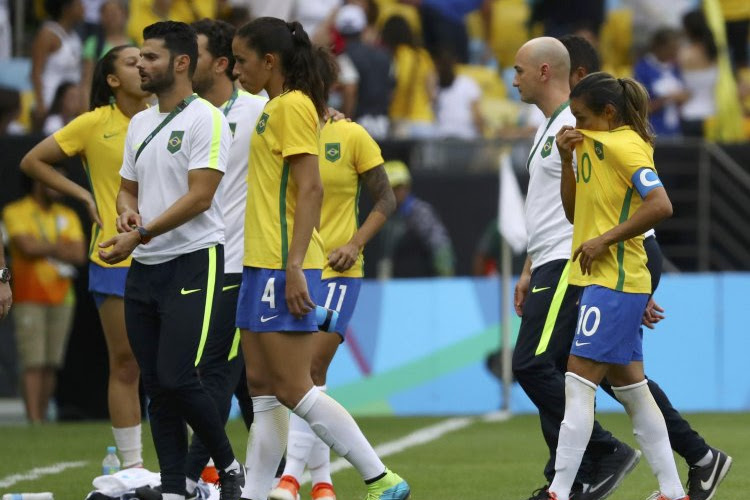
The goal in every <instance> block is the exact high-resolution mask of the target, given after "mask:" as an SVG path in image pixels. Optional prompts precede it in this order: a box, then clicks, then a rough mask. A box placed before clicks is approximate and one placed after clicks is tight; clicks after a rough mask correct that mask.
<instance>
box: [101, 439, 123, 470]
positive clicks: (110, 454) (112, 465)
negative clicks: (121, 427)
mask: <svg viewBox="0 0 750 500" xmlns="http://www.w3.org/2000/svg"><path fill="white" fill-rule="evenodd" d="M119 470H120V459H119V458H117V448H116V447H114V446H107V456H106V457H104V460H102V474H103V475H105V476H108V475H110V474H114V473H115V472H118V471H119Z"/></svg>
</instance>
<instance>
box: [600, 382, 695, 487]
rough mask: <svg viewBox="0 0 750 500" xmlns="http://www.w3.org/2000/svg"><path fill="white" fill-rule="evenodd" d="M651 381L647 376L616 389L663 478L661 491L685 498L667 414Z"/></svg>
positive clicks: (653, 467)
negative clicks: (651, 389)
mask: <svg viewBox="0 0 750 500" xmlns="http://www.w3.org/2000/svg"><path fill="white" fill-rule="evenodd" d="M647 384H648V381H647V380H643V381H641V382H638V383H637V384H632V385H627V386H625V387H612V389H613V390H614V391H615V395H616V396H617V399H619V400H620V402H621V403H622V405H623V406H624V407H625V411H627V412H628V415H630V419H631V420H632V421H633V434H634V435H635V439H636V441H638V445H639V446H640V447H641V450H643V454H644V455H645V456H646V460H648V463H649V465H650V466H651V470H653V471H654V474H655V475H656V479H657V480H658V481H659V491H661V493H662V495H665V496H666V497H667V498H682V497H684V496H685V490H684V489H683V488H682V484H681V483H680V476H679V475H678V474H677V465H676V464H675V461H674V455H672V447H671V445H670V444H669V435H668V434H667V425H666V424H665V423H664V415H662V413H661V411H660V410H659V407H658V406H656V401H654V397H653V396H652V395H651V391H650V390H649V389H648V385H647Z"/></svg>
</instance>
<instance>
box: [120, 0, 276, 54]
mask: <svg viewBox="0 0 750 500" xmlns="http://www.w3.org/2000/svg"><path fill="white" fill-rule="evenodd" d="M218 1H219V0H130V8H129V9H128V10H129V12H130V18H129V19H128V27H127V33H128V36H130V38H132V39H133V40H135V42H136V45H138V46H140V45H143V28H145V27H146V26H149V25H151V24H153V23H156V22H159V21H166V20H167V19H169V20H172V21H181V22H183V23H188V24H190V23H192V22H195V21H199V20H200V19H203V18H205V17H207V18H209V19H213V18H215V17H216V14H217V2H218ZM268 1H269V2H271V1H276V0H268Z"/></svg>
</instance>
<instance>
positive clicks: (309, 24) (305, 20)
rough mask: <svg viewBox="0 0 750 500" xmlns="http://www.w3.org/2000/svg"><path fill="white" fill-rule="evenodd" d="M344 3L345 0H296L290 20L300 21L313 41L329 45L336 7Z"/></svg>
mask: <svg viewBox="0 0 750 500" xmlns="http://www.w3.org/2000/svg"><path fill="white" fill-rule="evenodd" d="M343 4H344V1H343V0H296V2H295V6H294V9H293V10H292V13H291V17H290V18H289V19H288V20H289V21H291V20H295V21H299V23H300V24H301V25H302V27H303V28H304V29H305V32H306V33H308V34H309V36H310V40H312V42H313V43H316V44H318V45H325V46H328V45H330V44H331V33H330V32H331V28H332V26H333V19H334V17H335V15H336V9H338V8H339V7H340V6H341V5H343Z"/></svg>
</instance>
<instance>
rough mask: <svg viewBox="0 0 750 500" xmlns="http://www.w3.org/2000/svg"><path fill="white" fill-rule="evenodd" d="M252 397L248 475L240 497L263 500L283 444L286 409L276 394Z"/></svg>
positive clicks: (285, 428) (287, 411)
mask: <svg viewBox="0 0 750 500" xmlns="http://www.w3.org/2000/svg"><path fill="white" fill-rule="evenodd" d="M252 399H253V413H254V414H255V417H254V418H253V425H252V426H251V427H250V433H249V434H248V437H247V458H246V461H245V467H247V475H246V476H245V487H244V488H243V489H242V498H250V499H252V500H266V498H268V492H269V491H271V487H272V485H273V479H274V476H275V475H276V469H277V468H278V467H279V462H280V461H281V457H282V456H283V455H284V449H285V448H286V441H287V436H288V434H289V410H288V409H287V408H286V407H285V406H283V405H282V404H281V403H279V400H278V399H276V397H275V396H257V397H254V398H252Z"/></svg>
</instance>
